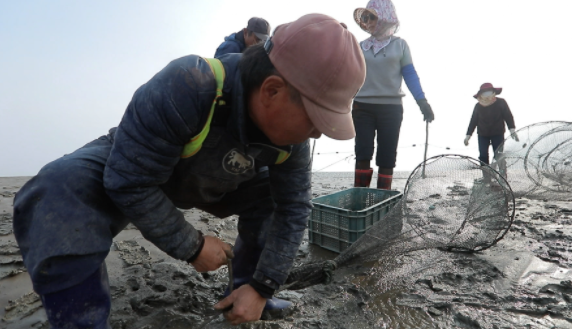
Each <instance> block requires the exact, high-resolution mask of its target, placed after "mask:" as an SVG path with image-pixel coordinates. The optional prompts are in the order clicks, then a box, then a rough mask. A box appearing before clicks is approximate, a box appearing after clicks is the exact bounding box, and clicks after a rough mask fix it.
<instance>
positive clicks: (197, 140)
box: [181, 58, 225, 158]
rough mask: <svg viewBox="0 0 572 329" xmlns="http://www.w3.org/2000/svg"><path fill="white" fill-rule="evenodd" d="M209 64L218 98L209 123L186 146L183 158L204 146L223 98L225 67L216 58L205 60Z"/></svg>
mask: <svg viewBox="0 0 572 329" xmlns="http://www.w3.org/2000/svg"><path fill="white" fill-rule="evenodd" d="M205 60H206V61H207V63H208V64H209V66H210V68H211V71H212V72H213V74H214V76H215V80H216V97H215V99H214V100H213V105H212V106H211V111H210V112H209V117H208V118H207V122H206V123H205V125H204V127H203V130H201V132H200V133H199V134H198V135H196V136H195V137H193V138H191V140H190V141H189V142H188V143H187V144H185V148H184V149H183V153H182V154H181V158H189V157H192V156H193V155H195V154H196V153H197V152H198V151H199V150H200V149H201V147H202V146H203V142H204V141H205V139H206V138H207V135H208V134H209V131H210V130H211V121H212V119H213V115H214V110H215V107H216V104H217V102H218V100H219V99H220V98H221V97H222V87H223V84H224V78H225V72H224V66H222V63H221V62H220V60H218V59H216V58H205Z"/></svg>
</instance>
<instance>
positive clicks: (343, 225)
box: [308, 187, 403, 253]
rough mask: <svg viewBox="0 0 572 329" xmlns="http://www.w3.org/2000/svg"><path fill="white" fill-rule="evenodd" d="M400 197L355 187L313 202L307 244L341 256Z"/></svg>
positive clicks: (386, 191) (398, 193)
mask: <svg viewBox="0 0 572 329" xmlns="http://www.w3.org/2000/svg"><path fill="white" fill-rule="evenodd" d="M402 196H403V194H402V193H401V192H399V191H391V190H378V189H371V188H366V187H354V188H350V189H347V190H343V191H340V192H336V193H332V194H329V195H324V196H321V197H318V198H315V199H313V200H312V203H313V205H314V208H313V209H312V214H311V216H310V220H309V222H308V236H309V240H310V243H312V244H316V245H318V246H320V247H322V248H324V249H328V250H331V251H335V252H338V253H339V252H342V251H344V250H345V249H346V248H348V247H349V246H350V245H351V244H352V243H353V242H355V241H356V240H357V239H359V237H361V236H362V235H363V234H364V233H365V231H367V230H368V229H369V228H370V227H371V226H372V225H373V224H375V223H377V222H378V221H379V220H380V219H381V218H383V216H385V215H386V214H387V213H388V212H389V210H390V209H391V208H393V206H394V205H395V204H397V203H398V202H399V201H400V200H401V197H402Z"/></svg>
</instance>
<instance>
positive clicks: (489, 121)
mask: <svg viewBox="0 0 572 329" xmlns="http://www.w3.org/2000/svg"><path fill="white" fill-rule="evenodd" d="M501 92H502V88H495V87H493V85H492V84H491V83H483V84H482V85H481V88H480V89H479V91H478V92H477V93H476V94H475V95H474V96H473V97H474V98H476V99H477V100H478V103H477V104H476V105H475V109H474V110H473V115H472V117H471V122H470V123H469V128H468V129H467V135H466V137H465V141H464V143H465V145H466V146H468V145H469V139H470V138H471V136H472V135H473V132H474V131H475V128H477V135H478V137H479V139H478V141H479V160H480V161H481V162H482V163H484V164H489V146H490V145H492V147H493V152H496V151H497V149H498V148H499V146H500V145H501V144H502V142H503V141H504V133H505V128H504V125H505V123H506V125H507V126H508V129H509V131H510V136H511V138H512V139H514V140H516V141H517V142H518V135H517V134H516V132H515V125H514V118H513V117H512V113H511V111H510V108H509V107H508V104H507V102H506V101H505V100H504V99H503V98H500V97H496V95H499V94H500V93H501Z"/></svg>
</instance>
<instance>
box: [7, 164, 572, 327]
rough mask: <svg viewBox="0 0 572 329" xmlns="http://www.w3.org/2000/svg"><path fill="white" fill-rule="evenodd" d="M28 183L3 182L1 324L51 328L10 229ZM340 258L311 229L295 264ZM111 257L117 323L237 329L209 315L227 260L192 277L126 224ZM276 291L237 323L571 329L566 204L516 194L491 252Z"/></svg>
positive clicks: (350, 273)
mask: <svg viewBox="0 0 572 329" xmlns="http://www.w3.org/2000/svg"><path fill="white" fill-rule="evenodd" d="M407 176H408V173H397V174H396V175H395V177H396V179H395V180H394V188H395V189H397V190H403V188H404V186H405V183H406V178H407ZM29 179H30V177H4V178H0V319H1V320H0V328H7V329H16V328H49V325H48V323H47V321H46V315H45V312H44V310H43V308H42V304H41V302H40V300H39V297H38V296H37V295H36V294H35V293H34V292H33V289H32V285H31V282H30V279H29V276H28V274H27V272H26V269H25V268H24V265H23V262H22V257H21V255H20V252H19V249H18V245H17V243H16V241H15V238H14V235H13V233H12V220H13V212H12V204H13V199H14V196H15V194H16V193H17V192H18V190H19V189H20V188H21V187H22V185H24V184H25V183H26V182H27V181H28V180H29ZM352 185H353V174H352V173H315V174H314V175H313V182H312V186H313V194H314V196H321V195H326V194H330V193H333V192H336V191H340V190H343V189H346V188H349V187H351V186H352ZM372 185H373V184H372ZM182 211H183V212H184V214H185V218H186V219H187V220H188V221H189V222H190V223H192V224H193V225H194V226H195V227H197V228H198V229H200V230H202V231H203V232H206V233H207V234H209V235H213V236H218V237H220V238H221V239H223V240H224V241H226V242H229V243H233V242H234V239H235V238H236V223H237V220H238V219H237V218H236V216H231V217H227V218H223V219H220V218H217V217H214V216H212V215H210V214H207V213H204V212H202V211H198V210H194V209H191V210H182ZM335 256H337V254H336V253H334V252H330V251H327V250H324V249H322V248H320V247H318V246H314V245H311V244H309V243H308V239H307V237H306V238H305V240H304V242H303V243H302V245H301V247H300V249H299V252H298V255H297V259H296V264H297V265H300V264H303V263H306V262H315V261H321V260H325V259H331V258H334V257H335ZM106 264H107V269H108V273H109V279H110V286H111V293H112V297H113V301H112V314H111V318H110V322H111V325H112V327H113V328H114V329H142V328H146V329H154V328H159V329H161V328H164V329H166V328H175V329H177V328H185V329H189V328H231V327H233V326H231V325H230V324H229V323H227V322H226V321H225V320H224V318H223V317H222V316H221V315H220V314H216V313H214V312H213V311H212V305H214V304H215V303H216V302H217V301H218V300H220V299H221V298H222V295H223V292H224V290H225V288H226V285H227V282H228V272H227V269H226V267H223V268H221V269H219V270H217V271H213V272H209V273H203V274H200V273H197V272H196V271H195V270H194V269H193V267H192V266H189V265H187V264H186V263H185V262H181V261H177V260H174V259H172V258H170V257H169V256H167V255H166V254H165V253H163V252H162V251H160V250H159V249H158V248H156V247H155V246H154V245H153V244H151V243H150V242H148V241H147V240H145V239H144V238H143V237H142V236H141V233H140V232H139V231H138V230H137V228H136V227H134V226H133V225H129V226H128V227H127V228H126V229H125V230H124V231H122V232H121V233H120V234H119V235H118V236H117V237H115V239H114V243H113V245H112V248H111V251H110V253H109V255H108V257H107V259H106ZM279 297H281V298H286V299H289V300H291V301H292V302H293V303H294V306H293V307H292V308H291V309H289V310H287V311H284V312H277V313H273V314H271V313H265V314H264V315H263V318H264V319H265V320H261V321H257V322H253V323H249V324H243V325H242V326H240V328H572V203H570V201H551V200H531V199H525V198H520V199H517V200H516V217H515V220H514V223H513V225H512V227H511V229H510V231H509V232H508V233H507V235H506V236H505V237H504V239H502V240H501V241H500V242H498V243H497V244H496V245H495V246H493V247H492V248H490V249H487V250H485V251H482V252H478V253H472V254H467V253H452V252H446V251H441V250H437V249H426V250H420V251H415V252H410V253H406V254H402V255H393V256H384V257H382V258H381V259H380V260H379V261H378V262H375V263H368V264H358V265H356V266H352V267H351V268H345V269H341V270H339V271H336V272H335V277H334V280H333V282H332V283H331V284H328V285H317V286H313V287H310V288H306V289H304V290H300V291H283V292H280V293H279Z"/></svg>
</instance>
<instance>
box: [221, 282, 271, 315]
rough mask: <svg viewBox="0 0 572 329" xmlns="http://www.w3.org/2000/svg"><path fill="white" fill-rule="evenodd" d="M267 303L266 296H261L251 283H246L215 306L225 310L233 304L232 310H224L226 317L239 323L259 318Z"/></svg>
mask: <svg viewBox="0 0 572 329" xmlns="http://www.w3.org/2000/svg"><path fill="white" fill-rule="evenodd" d="M265 305H266V298H264V297H262V296H260V294H259V293H258V292H256V290H254V288H252V287H251V286H250V285H249V284H245V285H243V286H240V288H238V289H236V290H235V291H233V292H232V293H231V294H230V295H229V296H228V297H226V298H225V299H223V300H221V301H220V302H218V303H217V304H215V306H214V308H215V309H216V310H224V309H226V308H228V307H229V306H232V309H231V310H230V311H227V312H224V317H225V318H226V319H227V320H228V321H230V323H232V325H237V324H240V323H244V322H250V321H256V320H259V319H260V316H261V315H262V310H264V306H265Z"/></svg>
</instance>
